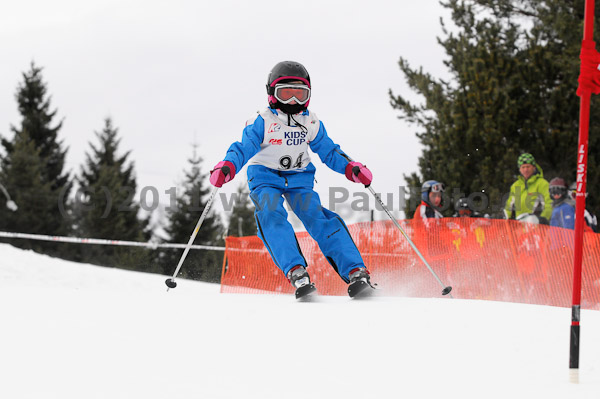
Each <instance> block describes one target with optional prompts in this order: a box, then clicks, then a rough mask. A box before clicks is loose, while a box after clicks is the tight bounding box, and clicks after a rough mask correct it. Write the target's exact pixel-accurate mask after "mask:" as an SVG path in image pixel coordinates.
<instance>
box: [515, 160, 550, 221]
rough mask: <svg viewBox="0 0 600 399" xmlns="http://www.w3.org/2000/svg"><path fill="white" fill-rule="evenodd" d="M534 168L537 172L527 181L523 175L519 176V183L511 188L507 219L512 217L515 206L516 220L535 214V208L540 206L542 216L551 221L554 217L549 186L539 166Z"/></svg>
mask: <svg viewBox="0 0 600 399" xmlns="http://www.w3.org/2000/svg"><path fill="white" fill-rule="evenodd" d="M534 166H535V167H536V169H537V172H536V173H534V174H533V175H532V176H531V177H530V178H529V179H528V180H527V181H525V178H524V177H523V175H519V178H518V179H517V181H516V182H514V183H513V185H512V186H510V195H509V197H508V200H507V201H506V206H505V208H504V209H505V212H506V214H507V218H510V217H511V213H512V211H513V206H514V211H515V218H516V217H518V216H519V215H521V214H523V213H534V212H533V210H534V208H536V207H538V206H540V207H541V209H542V214H541V215H540V216H541V217H543V218H546V219H547V220H550V217H551V216H552V199H551V198H550V192H549V191H548V187H549V184H548V181H546V179H544V172H543V171H542V168H540V166H539V165H537V164H536V165H534ZM538 209H539V208H538ZM538 214H539V213H538Z"/></svg>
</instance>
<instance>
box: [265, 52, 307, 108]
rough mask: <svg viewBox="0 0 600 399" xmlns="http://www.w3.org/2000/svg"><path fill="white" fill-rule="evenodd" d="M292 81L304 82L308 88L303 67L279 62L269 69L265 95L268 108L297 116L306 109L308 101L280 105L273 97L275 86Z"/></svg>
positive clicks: (290, 62) (294, 63) (292, 62)
mask: <svg viewBox="0 0 600 399" xmlns="http://www.w3.org/2000/svg"><path fill="white" fill-rule="evenodd" d="M294 80H300V81H302V82H304V83H305V84H306V85H307V86H308V87H309V88H311V86H310V75H309V74H308V71H307V70H306V68H304V65H302V64H301V63H299V62H296V61H281V62H280V63H278V64H277V65H275V66H274V67H273V69H271V72H269V77H268V78H267V85H266V87H267V94H268V95H269V106H270V107H271V108H275V109H280V110H282V111H283V112H285V113H286V114H297V113H299V112H302V111H304V110H306V108H307V107H308V103H309V102H310V100H308V101H307V102H306V103H305V104H293V105H290V104H282V103H280V102H279V101H277V99H276V98H275V96H274V95H273V94H274V93H275V84H277V83H285V82H290V81H294Z"/></svg>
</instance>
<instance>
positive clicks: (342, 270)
mask: <svg viewBox="0 0 600 399" xmlns="http://www.w3.org/2000/svg"><path fill="white" fill-rule="evenodd" d="M285 198H286V200H287V201H288V203H289V204H290V206H291V209H292V210H293V211H294V213H295V214H296V216H298V218H299V219H300V220H301V221H302V223H303V224H304V226H305V227H306V230H307V231H308V233H309V234H310V235H311V237H312V238H314V240H315V241H317V243H318V244H319V248H320V249H321V252H323V255H325V257H326V258H327V260H328V261H329V263H330V264H331V265H332V266H333V267H334V269H335V270H336V271H337V272H338V274H339V275H340V277H342V279H343V280H344V281H346V282H349V274H350V272H351V271H353V270H354V269H357V268H364V267H365V264H364V262H363V260H362V256H361V255H360V252H359V251H358V248H357V247H356V245H355V244H354V241H353V240H352V237H351V236H350V232H349V231H348V227H347V226H346V223H344V221H343V220H342V218H341V217H340V216H339V215H337V214H336V213H335V212H332V211H330V210H328V209H325V208H323V207H322V205H321V200H320V198H319V195H318V194H317V193H316V192H314V191H313V190H311V189H308V188H304V189H292V190H288V192H286V194H285Z"/></svg>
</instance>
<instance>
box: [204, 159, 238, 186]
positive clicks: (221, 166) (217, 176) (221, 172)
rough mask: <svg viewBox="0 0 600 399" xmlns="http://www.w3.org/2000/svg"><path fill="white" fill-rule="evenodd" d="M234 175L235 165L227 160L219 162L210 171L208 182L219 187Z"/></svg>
mask: <svg viewBox="0 0 600 399" xmlns="http://www.w3.org/2000/svg"><path fill="white" fill-rule="evenodd" d="M234 177H235V166H233V164H232V163H231V162H229V161H221V162H219V163H218V164H217V165H216V166H215V168H214V169H213V170H211V171H210V184H212V185H213V186H215V187H221V186H222V185H223V184H225V183H227V182H228V181H231V180H233V178H234Z"/></svg>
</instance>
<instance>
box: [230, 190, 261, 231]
mask: <svg viewBox="0 0 600 399" xmlns="http://www.w3.org/2000/svg"><path fill="white" fill-rule="evenodd" d="M247 187H248V186H247V185H246V184H240V185H239V186H238V189H237V193H235V194H234V195H235V197H234V198H233V208H232V209H231V214H230V215H229V229H228V231H227V235H229V236H233V237H241V236H254V235H256V232H257V227H256V219H254V205H253V204H252V201H250V196H249V194H250V193H249V191H248V189H247ZM240 230H241V234H240Z"/></svg>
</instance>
